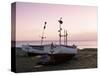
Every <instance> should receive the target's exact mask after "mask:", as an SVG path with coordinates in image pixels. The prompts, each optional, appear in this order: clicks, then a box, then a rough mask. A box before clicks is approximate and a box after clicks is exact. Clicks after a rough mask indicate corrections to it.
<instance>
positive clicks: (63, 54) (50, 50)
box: [22, 18, 78, 62]
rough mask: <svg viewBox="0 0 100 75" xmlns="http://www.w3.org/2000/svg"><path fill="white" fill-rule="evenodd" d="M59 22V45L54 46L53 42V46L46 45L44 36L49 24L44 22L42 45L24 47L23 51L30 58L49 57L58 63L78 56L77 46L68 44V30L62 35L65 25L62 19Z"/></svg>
mask: <svg viewBox="0 0 100 75" xmlns="http://www.w3.org/2000/svg"><path fill="white" fill-rule="evenodd" d="M58 22H59V30H58V33H59V44H54V43H53V42H51V44H46V45H44V44H43V42H44V39H45V38H46V37H45V36H44V31H45V28H46V24H47V22H44V27H43V32H42V36H41V44H40V45H30V44H27V45H22V50H24V51H26V52H27V53H28V55H29V56H35V55H48V56H50V57H51V58H52V60H56V61H57V62H61V61H64V60H66V59H71V58H72V57H73V56H75V55H76V54H77V50H78V49H77V46H76V45H74V44H73V45H71V46H70V45H68V44H67V36H68V33H67V30H64V34H63V35H62V33H61V31H62V28H61V25H62V24H63V21H62V18H60V19H59V20H58ZM62 37H63V38H64V44H62V40H61V38H62Z"/></svg>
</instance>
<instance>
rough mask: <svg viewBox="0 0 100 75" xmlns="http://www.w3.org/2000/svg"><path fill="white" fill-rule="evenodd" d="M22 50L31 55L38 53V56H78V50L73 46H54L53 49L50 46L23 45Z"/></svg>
mask: <svg viewBox="0 0 100 75" xmlns="http://www.w3.org/2000/svg"><path fill="white" fill-rule="evenodd" d="M22 50H24V51H26V52H29V53H36V54H45V53H46V54H52V51H53V54H77V48H75V47H73V46H63V45H62V46H59V45H57V46H54V47H53V48H52V49H51V46H50V45H44V46H34V45H33V46H32V45H23V46H22Z"/></svg>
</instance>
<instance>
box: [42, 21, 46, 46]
mask: <svg viewBox="0 0 100 75" xmlns="http://www.w3.org/2000/svg"><path fill="white" fill-rule="evenodd" d="M46 24H47V22H44V27H43V31H42V36H41V45H42V44H43V39H44V38H46V37H45V36H44V31H45V28H46Z"/></svg>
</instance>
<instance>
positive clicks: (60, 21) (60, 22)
mask: <svg viewBox="0 0 100 75" xmlns="http://www.w3.org/2000/svg"><path fill="white" fill-rule="evenodd" d="M61 19H62V17H61V18H60V20H58V22H59V30H58V32H59V45H60V46H61V30H62V28H61V24H62V23H63V21H62V20H61Z"/></svg>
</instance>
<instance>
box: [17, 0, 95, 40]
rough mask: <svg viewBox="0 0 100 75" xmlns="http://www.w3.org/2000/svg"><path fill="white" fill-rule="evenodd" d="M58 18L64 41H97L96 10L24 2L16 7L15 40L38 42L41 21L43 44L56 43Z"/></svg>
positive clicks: (91, 7)
mask: <svg viewBox="0 0 100 75" xmlns="http://www.w3.org/2000/svg"><path fill="white" fill-rule="evenodd" d="M60 17H62V21H63V24H62V25H61V27H62V29H63V30H64V29H65V30H67V31H68V40H87V41H89V40H90V41H96V40H97V7H96V6H79V5H61V4H45V3H24V2H17V3H16V40H17V41H32V40H33V41H34V40H40V37H41V34H42V31H43V27H44V22H45V21H46V22H47V25H46V29H45V36H46V39H45V40H58V39H59V36H58V29H59V23H58V20H59V19H60ZM63 30H62V34H63V32H64V31H63Z"/></svg>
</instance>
